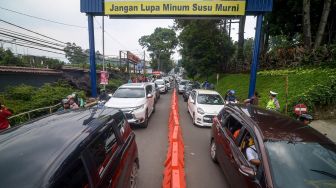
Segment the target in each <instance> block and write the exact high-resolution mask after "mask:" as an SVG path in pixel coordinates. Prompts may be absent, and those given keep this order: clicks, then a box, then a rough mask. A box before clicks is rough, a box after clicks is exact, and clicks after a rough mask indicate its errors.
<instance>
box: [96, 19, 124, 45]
mask: <svg viewBox="0 0 336 188" xmlns="http://www.w3.org/2000/svg"><path fill="white" fill-rule="evenodd" d="M94 20H95V22H96V23H97V24H98V26H99V27H100V29H103V28H102V26H101V25H100V24H99V22H98V21H97V20H96V18H94ZM104 33H106V34H107V35H108V36H109V37H110V38H111V39H112V40H114V41H116V42H117V43H118V44H119V45H120V46H122V47H124V48H127V47H126V46H125V45H123V44H122V43H121V42H120V41H119V40H118V39H116V38H114V37H113V36H112V35H111V34H110V33H109V32H107V31H106V30H105V29H104Z"/></svg>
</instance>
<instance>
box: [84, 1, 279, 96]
mask: <svg viewBox="0 0 336 188" xmlns="http://www.w3.org/2000/svg"><path fill="white" fill-rule="evenodd" d="M272 7H273V0H246V11H245V12H246V15H256V16H257V26H256V33H255V38H254V39H255V40H254V49H253V58H252V65H251V75H250V86H249V94H248V97H251V96H253V94H254V91H255V87H256V80H257V69H258V64H259V51H260V38H261V29H262V20H263V14H264V13H265V12H271V11H272ZM80 11H81V12H82V13H86V14H87V15H88V30H89V44H90V79H91V95H92V97H97V83H96V80H97V78H96V61H95V46H94V25H93V16H103V15H104V0H80Z"/></svg>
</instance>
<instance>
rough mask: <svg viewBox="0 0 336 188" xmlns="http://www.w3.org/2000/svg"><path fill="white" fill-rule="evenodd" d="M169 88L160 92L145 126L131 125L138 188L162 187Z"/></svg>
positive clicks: (169, 100)
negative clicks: (137, 159)
mask: <svg viewBox="0 0 336 188" xmlns="http://www.w3.org/2000/svg"><path fill="white" fill-rule="evenodd" d="M171 93H172V91H171V90H170V91H169V93H167V94H162V95H161V98H160V99H159V101H158V102H157V103H156V106H155V108H156V109H155V113H154V114H152V116H151V117H150V119H149V125H148V127H147V128H137V127H133V130H134V132H135V134H136V142H137V145H138V150H139V162H140V169H139V175H138V185H137V187H139V188H159V187H162V186H161V185H162V178H163V170H164V161H165V160H166V154H167V149H168V118H169V110H170V104H171V96H172V95H171Z"/></svg>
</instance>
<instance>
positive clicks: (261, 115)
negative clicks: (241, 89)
mask: <svg viewBox="0 0 336 188" xmlns="http://www.w3.org/2000/svg"><path fill="white" fill-rule="evenodd" d="M210 141H211V144H210V156H211V158H212V160H213V161H215V162H218V163H219V166H220V167H221V168H222V170H223V173H224V176H225V177H226V179H227V180H228V183H229V185H230V187H288V188H301V187H308V188H310V187H311V188H315V187H334V186H335V185H336V145H335V143H333V142H332V141H331V140H329V139H328V138H327V137H326V136H325V135H322V134H321V133H319V132H318V131H316V130H315V129H313V128H312V127H310V126H307V125H304V124H302V123H301V122H299V121H296V120H293V119H290V118H288V117H286V116H283V115H281V114H279V113H277V112H273V111H268V110H265V109H261V108H258V107H254V106H243V105H227V106H225V107H224V108H223V110H222V111H221V112H220V113H219V114H218V115H217V117H215V118H214V120H213V126H212V130H211V139H210Z"/></svg>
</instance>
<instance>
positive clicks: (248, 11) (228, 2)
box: [80, 0, 273, 97]
mask: <svg viewBox="0 0 336 188" xmlns="http://www.w3.org/2000/svg"><path fill="white" fill-rule="evenodd" d="M272 7H273V0H241V1H237V0H234V1H233V0H221V1H202V0H196V1H194V0H174V1H170V0H143V1H142V0H80V11H81V12H82V13H86V14H87V16H88V30H89V46H90V79H91V95H92V96H93V97H96V96H97V85H96V62H95V45H94V25H93V16H104V15H109V16H110V17H111V18H114V17H119V18H120V17H126V18H135V17H136V18H154V17H155V18H158V17H160V18H186V17H189V18H190V17H191V18H199V17H217V18H220V17H224V16H232V15H236V16H237V15H255V16H257V24H256V33H255V38H254V48H253V58H252V65H251V76H250V86H249V96H248V97H251V96H253V94H254V91H255V86H256V78H257V68H258V64H259V50H260V37H261V29H262V20H263V14H264V13H265V12H271V11H272Z"/></svg>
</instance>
